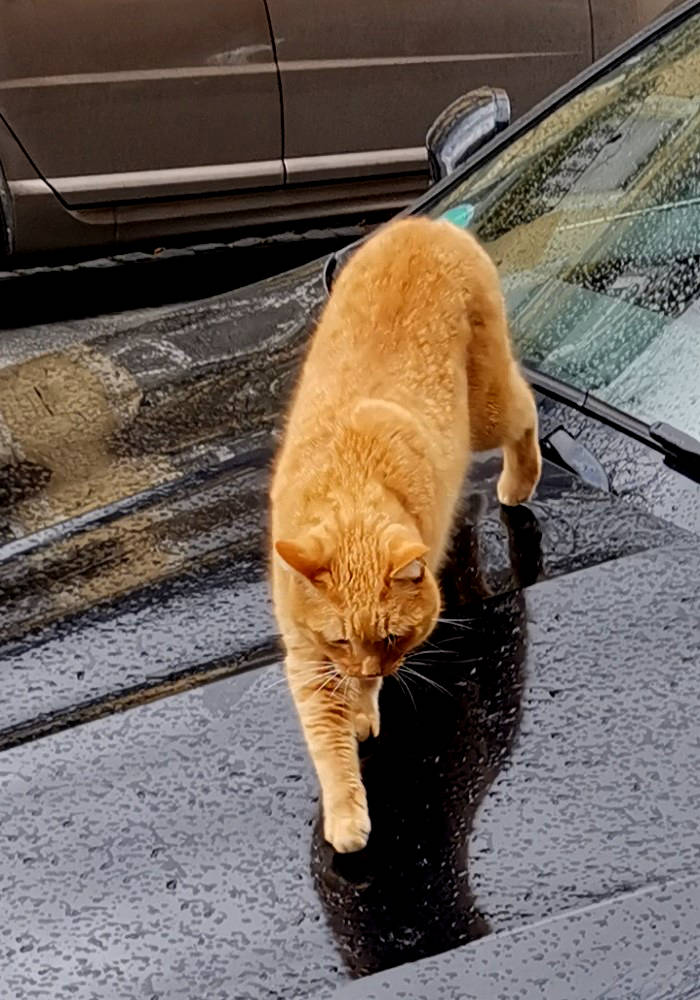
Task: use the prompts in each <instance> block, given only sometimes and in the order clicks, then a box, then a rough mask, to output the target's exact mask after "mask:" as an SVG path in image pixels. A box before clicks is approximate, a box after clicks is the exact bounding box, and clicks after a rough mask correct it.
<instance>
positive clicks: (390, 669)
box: [340, 658, 403, 681]
mask: <svg viewBox="0 0 700 1000" xmlns="http://www.w3.org/2000/svg"><path fill="white" fill-rule="evenodd" d="M402 663H403V658H401V659H400V660H396V661H395V662H393V663H387V664H381V665H379V664H378V665H376V666H367V665H363V666H358V665H355V664H352V665H350V664H347V665H343V666H341V667H340V669H341V670H342V671H343V673H344V674H346V675H347V676H348V677H353V678H356V679H357V680H361V681H371V680H376V679H377V678H378V677H391V676H392V675H393V674H395V673H398V671H399V669H400V668H401V665H402Z"/></svg>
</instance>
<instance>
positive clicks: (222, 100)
mask: <svg viewBox="0 0 700 1000" xmlns="http://www.w3.org/2000/svg"><path fill="white" fill-rule="evenodd" d="M1 27H2V37H3V38H4V44H3V46H2V49H1V50H0V71H1V73H2V79H0V113H2V115H3V117H4V118H5V120H6V121H8V122H9V123H10V124H11V126H12V128H13V130H14V132H15V134H16V135H17V136H18V138H19V141H20V142H21V143H22V144H23V147H24V149H25V150H26V151H27V154H28V155H29V156H30V157H31V159H32V161H33V163H35V164H36V166H37V169H38V170H39V171H40V172H41V175H42V177H43V178H44V179H45V180H46V181H47V183H48V184H49V185H50V186H51V188H52V189H53V190H54V191H55V192H56V193H57V195H58V196H59V197H60V198H61V199H62V200H63V201H65V203H66V204H67V205H73V206H76V205H85V204H94V203H105V202H115V201H119V200H124V199H129V200H131V199H134V198H140V197H145V196H148V197H154V196H163V195H165V194H172V193H173V192H175V193H178V194H183V193H193V192H197V191H210V190H222V189H223V190H228V189H235V188H239V187H260V186H267V185H276V184H280V183H282V179H283V177H282V163H281V149H282V137H281V116H280V97H279V87H278V81H277V70H276V66H275V60H274V55H273V50H272V44H271V39H270V36H269V29H268V22H267V16H266V13H265V6H264V3H263V0H241V2H238V3H236V4H235V5H231V4H230V3H227V2H225V0H204V3H200V4H198V5H196V6H193V4H192V3H191V2H190V0H177V2H175V3H169V4H167V5H165V6H164V5H163V4H162V3H160V2H158V0H146V2H145V3H144V2H141V3H131V2H127V3H125V2H123V0H107V2H104V3H100V4H99V5H87V6H86V5H85V4H84V3H81V2H80V0H59V2H57V3H47V2H41V0H37V2H32V3H17V4H14V3H13V4H7V5H5V6H4V8H3V13H2V24H1ZM28 183H30V182H29V180H28V181H26V182H25V185H24V187H25V188H26V186H27V184H28ZM20 190H21V189H20ZM25 193H26V192H25Z"/></svg>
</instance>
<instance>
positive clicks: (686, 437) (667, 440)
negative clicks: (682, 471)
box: [649, 420, 700, 472]
mask: <svg viewBox="0 0 700 1000" xmlns="http://www.w3.org/2000/svg"><path fill="white" fill-rule="evenodd" d="M649 433H650V434H651V436H652V438H653V439H654V441H658V442H659V444H661V445H663V448H664V451H665V452H667V453H668V454H669V455H670V456H671V457H672V458H673V460H674V462H676V461H679V462H681V463H682V464H683V465H686V464H687V465H688V466H689V467H691V468H695V469H696V470H697V471H698V472H700V441H698V440H696V439H695V438H694V437H691V435H690V434H686V433H685V431H679V430H678V428H677V427H674V426H673V425H672V424H667V423H665V422H664V421H663V420H659V421H657V422H656V423H655V424H652V425H651V426H650V427H649Z"/></svg>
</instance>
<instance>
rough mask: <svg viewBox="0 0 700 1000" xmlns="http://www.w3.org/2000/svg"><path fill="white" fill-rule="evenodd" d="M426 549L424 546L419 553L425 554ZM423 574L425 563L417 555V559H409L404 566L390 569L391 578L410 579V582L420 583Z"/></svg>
mask: <svg viewBox="0 0 700 1000" xmlns="http://www.w3.org/2000/svg"><path fill="white" fill-rule="evenodd" d="M427 551H428V550H427V549H426V548H425V546H423V547H422V549H421V555H425V553H426V552H427ZM424 576H425V563H424V562H423V560H422V559H421V558H420V557H419V558H417V559H410V560H409V561H408V562H407V563H406V565H405V566H401V567H400V568H399V569H395V570H393V571H392V574H391V579H392V580H410V581H411V582H412V583H420V582H421V580H422V579H423V577H424Z"/></svg>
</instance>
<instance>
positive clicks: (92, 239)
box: [0, 0, 669, 253]
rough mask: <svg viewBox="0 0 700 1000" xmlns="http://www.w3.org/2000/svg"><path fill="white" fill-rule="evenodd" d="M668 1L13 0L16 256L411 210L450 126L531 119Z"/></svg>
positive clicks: (10, 120) (10, 221)
mask: <svg viewBox="0 0 700 1000" xmlns="http://www.w3.org/2000/svg"><path fill="white" fill-rule="evenodd" d="M668 4H669V0H532V2H525V0H430V2H429V3H428V2H426V0H391V2H390V0H333V2H328V0H198V2H196V3H195V2H194V0H167V2H166V0H99V2H96V0H5V2H3V3H2V4H1V5H0V38H1V39H2V41H1V42H0V165H1V167H2V170H1V171H0V205H1V207H2V215H4V220H2V221H4V225H2V226H0V229H1V230H2V233H1V234H0V235H2V237H3V240H4V246H2V245H0V250H2V251H4V252H10V253H13V252H25V251H34V250H50V249H55V248H60V247H69V246H70V247H79V246H84V247H87V246H99V245H103V246H106V245H110V244H124V243H126V242H132V241H134V240H138V239H140V238H142V237H164V236H167V235H168V234H175V233H188V232H196V231H200V232H201V231H204V230H209V231H213V230H215V229H219V228H222V227H230V226H246V225H250V224H258V223H263V222H271V221H281V220H291V219H298V218H304V217H308V218H310V217H315V218H318V217H322V216H330V215H338V214H341V213H342V214H345V213H356V212H358V211H367V210H373V209H383V208H387V209H388V208H394V207H399V206H401V205H402V204H404V203H405V202H407V201H408V200H409V199H411V198H413V197H414V196H415V195H416V194H417V193H419V192H420V190H421V189H422V188H423V187H424V186H425V183H426V176H427V174H426V162H425V146H424V137H425V132H426V129H427V127H428V126H429V124H430V122H431V121H432V120H433V118H434V117H435V116H436V114H437V113H438V112H439V111H440V110H441V109H442V108H443V107H444V106H445V105H446V104H448V103H449V102H450V101H452V100H453V99H454V98H456V97H457V96H458V95H460V94H462V93H464V92H465V91H467V90H470V89H471V88H473V87H477V86H479V85H481V84H485V83H486V84H491V85H496V86H500V87H504V88H505V89H506V90H507V91H508V93H509V94H510V96H511V99H512V102H513V111H514V114H515V115H518V114H520V113H522V112H523V111H525V110H527V108H529V107H530V106H531V105H532V104H533V103H535V102H536V101H538V100H539V99H540V98H542V97H544V96H545V95H546V94H548V93H549V92H550V91H551V90H552V89H553V88H554V87H556V86H557V85H558V84H560V83H562V82H564V81H565V80H567V79H568V78H570V77H571V76H572V75H574V74H575V73H576V72H577V71H578V70H580V69H581V68H583V67H584V66H586V65H587V64H588V63H589V62H591V61H592V60H593V59H595V58H598V57H599V56H600V55H601V54H603V53H604V52H605V51H606V50H608V49H609V48H611V47H612V46H613V45H615V44H617V43H618V42H619V41H621V40H622V39H623V38H625V37H626V36H627V35H629V34H631V33H632V32H634V31H635V30H637V29H638V28H639V27H641V26H642V25H643V24H644V23H646V22H647V21H649V20H651V19H652V18H653V17H655V16H656V15H657V14H659V13H660V12H661V11H662V10H663V9H664V8H665V7H666V6H668Z"/></svg>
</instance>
